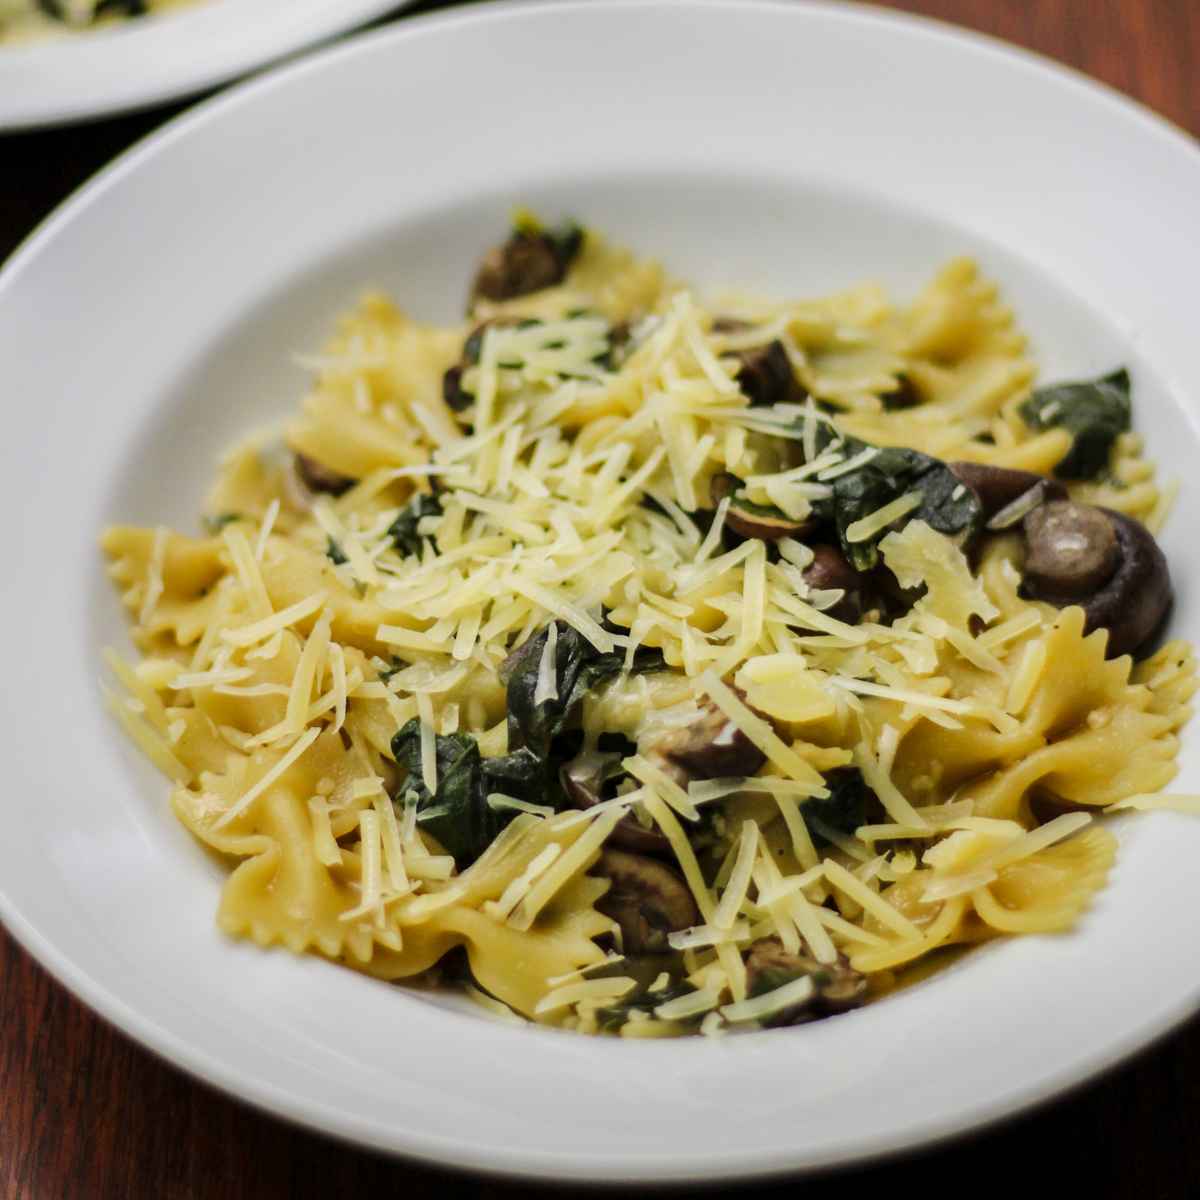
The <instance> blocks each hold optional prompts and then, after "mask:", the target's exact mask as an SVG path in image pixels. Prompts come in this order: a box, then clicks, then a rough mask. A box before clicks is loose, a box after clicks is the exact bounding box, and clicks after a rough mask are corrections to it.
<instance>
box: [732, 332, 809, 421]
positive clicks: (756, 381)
mask: <svg viewBox="0 0 1200 1200" xmlns="http://www.w3.org/2000/svg"><path fill="white" fill-rule="evenodd" d="M737 358H738V359H739V360H740V361H741V364H742V366H741V369H740V370H739V371H738V373H737V374H736V375H735V376H734V380H735V382H736V383H737V385H738V387H740V388H741V389H742V394H743V395H744V396H746V397H748V399H749V400H750V404H751V406H755V405H769V404H778V403H780V402H781V401H783V400H786V399H787V398H788V396H789V395H790V394H792V392H793V391H794V390H795V389H796V388H797V386H798V385H797V383H796V373H795V372H794V371H793V370H792V360H791V359H790V358H788V352H787V350H786V349H785V347H784V345H783V343H782V342H781V341H779V340H778V339H776V340H775V341H773V342H768V343H767V345H765V346H755V347H754V348H753V349H750V350H742V351H741V352H740V353H739V354H738V355H737Z"/></svg>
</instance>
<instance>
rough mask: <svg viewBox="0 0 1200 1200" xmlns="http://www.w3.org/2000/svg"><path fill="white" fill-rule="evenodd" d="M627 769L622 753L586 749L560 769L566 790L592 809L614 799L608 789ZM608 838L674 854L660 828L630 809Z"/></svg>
mask: <svg viewBox="0 0 1200 1200" xmlns="http://www.w3.org/2000/svg"><path fill="white" fill-rule="evenodd" d="M623 775H624V770H623V768H622V767H621V759H620V757H619V756H618V755H613V754H602V753H600V751H598V750H584V751H583V752H582V753H580V754H578V755H576V756H575V757H574V758H573V759H571V761H570V762H569V763H566V764H565V765H564V766H563V768H562V769H561V771H560V772H559V779H560V780H561V781H562V787H563V791H564V792H566V794H567V798H568V799H569V800H570V801H571V803H572V804H573V805H574V806H575V807H576V808H579V809H589V808H592V807H594V806H595V805H597V804H599V803H600V801H601V800H608V799H611V798H612V797H610V796H609V795H608V794H607V790H608V789H609V788H610V787H611V784H612V782H613V781H614V780H618V779H620V778H622V776H623ZM608 840H609V842H611V843H612V844H613V845H614V846H620V847H622V848H623V849H625V850H633V851H638V852H641V853H642V854H670V853H671V843H670V841H668V839H667V838H666V836H665V835H664V834H662V833H660V832H659V831H658V830H657V829H653V828H650V829H648V828H646V826H644V825H643V824H642V823H641V822H640V821H639V820H638V819H637V817H635V816H634V815H633V814H632V813H626V815H625V816H623V817H622V818H621V819H620V820H619V821H618V822H617V823H616V825H615V826H614V827H613V831H612V833H610V834H609V835H608Z"/></svg>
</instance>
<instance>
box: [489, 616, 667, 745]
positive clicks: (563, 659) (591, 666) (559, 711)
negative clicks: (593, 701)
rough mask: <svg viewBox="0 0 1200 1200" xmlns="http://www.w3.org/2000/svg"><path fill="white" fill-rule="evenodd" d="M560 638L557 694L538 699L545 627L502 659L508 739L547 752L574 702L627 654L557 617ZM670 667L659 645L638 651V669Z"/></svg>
mask: <svg viewBox="0 0 1200 1200" xmlns="http://www.w3.org/2000/svg"><path fill="white" fill-rule="evenodd" d="M556 625H557V627H558V640H557V644H556V646H555V651H554V667H555V670H554V677H555V684H556V687H555V690H556V692H557V695H556V696H555V697H553V698H549V699H545V700H542V701H541V702H540V703H538V702H536V701H535V700H534V693H535V691H536V689H537V681H538V671H539V668H540V666H541V662H542V654H543V651H544V650H545V648H546V642H547V640H548V639H549V637H550V627H549V625H547V626H546V628H545V629H543V630H542V631H541V633H539V634H538V635H537V636H536V637H532V638H530V639H529V641H527V642H526V643H525V644H524V645H523V646H521V647H520V648H519V649H517V650H514V651H513V653H512V654H510V655H509V656H508V658H506V659H505V660H504V662H502V663H501V664H500V672H499V673H500V682H501V683H503V684H504V685H505V686H506V687H507V688H508V742H509V745H510V746H512V745H521V744H523V745H526V746H528V747H529V748H530V749H532V750H533V751H535V752H536V753H538V754H539V755H541V756H542V757H545V756H546V753H547V751H548V749H549V745H550V741H551V739H552V738H553V737H555V736H556V735H557V734H559V733H561V732H562V731H563V729H564V728H565V727H566V724H567V721H568V720H569V719H570V716H571V714H572V713H573V712H574V710H575V706H576V705H577V704H578V703H579V702H580V700H582V699H583V697H584V695H585V693H587V692H588V691H589V690H590V689H592V688H594V687H596V686H597V684H599V683H602V682H603V681H604V680H605V679H608V678H610V677H611V676H613V675H616V674H618V673H619V672H620V671H621V669H622V668H623V667H624V665H625V655H624V654H621V653H617V652H613V653H609V654H602V653H601V652H600V651H599V650H597V649H596V647H595V646H593V645H592V644H591V642H589V641H588V640H587V638H585V637H584V636H583V634H581V633H580V632H579V631H578V630H577V629H575V628H573V627H572V626H570V625H568V624H567V623H566V622H565V621H558V622H556ZM664 666H665V664H664V662H663V658H662V652H661V651H660V650H651V649H645V650H639V651H638V652H637V653H636V654H635V655H634V659H633V669H634V671H636V672H637V673H638V674H644V673H645V672H646V671H652V670H659V669H662V668H663V667H664Z"/></svg>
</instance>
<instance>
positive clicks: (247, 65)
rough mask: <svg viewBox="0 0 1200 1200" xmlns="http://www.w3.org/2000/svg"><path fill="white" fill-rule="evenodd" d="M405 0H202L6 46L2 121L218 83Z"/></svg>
mask: <svg viewBox="0 0 1200 1200" xmlns="http://www.w3.org/2000/svg"><path fill="white" fill-rule="evenodd" d="M404 4H405V0H196V3H195V4H194V5H188V6H186V7H183V8H180V9H178V10H175V11H171V12H166V13H162V14H157V15H152V16H148V17H138V18H135V19H133V20H130V21H124V22H119V23H112V24H108V25H103V26H100V27H98V28H96V29H92V30H86V31H83V32H81V33H71V34H67V35H64V36H61V37H56V38H53V39H51V40H48V41H44V42H36V43H29V44H21V45H13V46H0V130H4V129H26V128H32V127H35V126H40V125H57V124H62V123H64V122H68V121H79V120H85V119H87V118H89V117H99V116H103V115H105V114H109V113H118V112H125V111H128V110H130V109H135V108H143V107H145V106H147V105H151V104H158V103H161V102H163V101H166V100H174V99H176V98H178V97H181V96H189V95H192V94H194V93H196V92H201V91H204V90H206V89H208V88H211V87H215V86H216V85H217V84H221V83H225V82H227V81H228V80H230V79H236V78H237V77H238V76H239V75H244V74H246V73H247V72H248V71H253V70H254V69H256V68H257V67H261V66H263V65H265V64H266V63H271V62H275V61H277V60H278V59H281V58H285V57H287V56H288V55H289V54H295V53H296V52H297V51H298V50H304V49H307V48H308V47H309V46H314V45H316V44H318V43H319V42H323V41H326V40H327V39H329V38H331V37H334V36H336V35H337V34H339V33H344V32H345V31H346V30H348V29H357V28H358V27H359V26H361V25H365V24H367V22H369V21H372V20H374V19H375V18H377V17H381V16H383V15H384V14H385V13H389V12H394V11H396V10H397V9H400V8H403V7H404Z"/></svg>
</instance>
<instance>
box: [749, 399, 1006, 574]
mask: <svg viewBox="0 0 1200 1200" xmlns="http://www.w3.org/2000/svg"><path fill="white" fill-rule="evenodd" d="M802 427H803V418H799V419H798V420H797V422H796V423H795V426H794V427H788V428H787V431H786V432H785V433H784V434H783V436H786V437H789V438H791V437H797V436H800V435H801V434H802V431H803V430H802ZM816 432H817V443H816V449H817V455H818V457H819V456H820V455H821V454H823V453H825V451H826V450H827V449H829V448H830V447H831V446H833V444H834V441H835V434H834V432H833V431H832V430H831V429H830V427H829V426H828V425H827V424H825V423H824V422H821V423H819V424H818V425H817V430H816ZM837 448H838V449H839V450H840V451H841V453H842V455H843V456H844V458H843V461H845V460H848V459H851V458H854V457H856V456H857V455H859V454H862V453H863V452H864V451H865V450H869V449H871V446H870V444H869V443H867V442H864V441H861V440H860V439H858V438H855V437H845V438H843V439H842V441H841V444H840V445H839V446H838V447H837ZM830 487H831V489H832V492H833V495H832V496H830V497H829V498H828V499H821V500H814V501H813V502H812V513H811V517H810V519H811V520H813V521H816V522H819V523H820V524H825V525H833V527H834V529H835V530H836V531H837V536H838V541H839V542H840V543H841V546H842V550H843V551H844V553H845V554H846V557H847V558H849V559H850V561H851V562H852V563H853V564H854V566H855V568H856V569H857V570H859V571H869V570H870V569H871V568H872V567H874V566H875V564H876V563H877V562H878V561H879V550H878V545H879V541H880V539H881V538H883V537H884V536H885V534H886V533H887V530H886V529H881V530H880V531H879V532H878V533H877V534H876V535H875V536H874V537H871V538H868V539H867V540H866V541H862V542H851V541H849V540H848V538H847V536H846V534H847V532H848V530H849V528H850V526H851V525H853V524H854V523H855V522H856V521H861V520H862V519H863V518H864V517H868V516H870V515H871V513H873V512H876V511H878V510H879V509H881V508H883V507H884V505H886V504H890V503H891V502H892V501H893V500H898V499H899V498H900V497H901V496H904V495H906V494H907V493H909V492H913V491H918V492H920V493H921V503H920V505H919V506H918V507H917V508H915V509H913V510H911V511H910V512H909V513H907V514H906V519H908V520H919V521H924V522H926V524H928V525H930V526H932V527H933V528H934V529H936V530H938V532H939V533H944V534H946V535H947V536H948V537H953V538H955V539H956V540H957V541H958V542H959V544H960V545H961V546H962V547H963V548H964V549H965V548H966V547H968V546H969V545H970V544H971V543H972V542H973V541H974V540H975V538H976V537H978V535H979V531H980V530H981V529H982V528H983V523H984V517H985V514H984V511H983V506H982V505H981V504H980V503H979V498H978V497H977V496H976V495H975V493H974V492H973V491H972V490H971V489H970V488H969V487H967V486H966V485H965V484H964V483H963V482H962V480H961V479H959V478H958V476H957V475H955V474H954V472H953V471H951V470H950V468H949V467H948V466H946V464H945V463H944V462H942V461H941V460H940V459H937V458H932V457H931V456H930V455H928V454H922V453H921V452H920V451H919V450H909V449H906V448H903V447H898V446H886V447H883V448H880V449H878V453H876V454H875V455H874V457H873V458H871V459H869V460H868V461H867V462H865V463H863V464H862V465H861V466H859V467H856V468H855V469H854V470H853V471H847V472H846V473H845V474H843V475H838V476H836V477H835V478H834V479H832V480H831V481H830ZM737 504H738V507H739V509H742V510H745V511H747V512H749V513H750V514H751V515H757V516H761V517H763V518H764V520H766V519H773V520H776V521H779V522H784V521H786V519H787V518H786V517H785V515H784V514H783V513H782V512H781V511H780V510H779V509H776V508H773V507H770V506H766V505H752V504H750V503H749V502H748V501H746V500H743V499H741V498H739V499H738V500H737Z"/></svg>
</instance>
